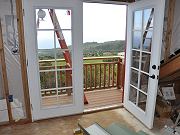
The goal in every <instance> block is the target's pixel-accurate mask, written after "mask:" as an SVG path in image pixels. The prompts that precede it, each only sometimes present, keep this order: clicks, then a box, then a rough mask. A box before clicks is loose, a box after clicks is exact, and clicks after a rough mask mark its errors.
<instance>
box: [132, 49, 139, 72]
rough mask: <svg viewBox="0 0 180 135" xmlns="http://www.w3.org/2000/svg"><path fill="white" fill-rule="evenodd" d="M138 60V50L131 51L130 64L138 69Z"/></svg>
mask: <svg viewBox="0 0 180 135" xmlns="http://www.w3.org/2000/svg"><path fill="white" fill-rule="evenodd" d="M139 61H140V52H138V51H134V50H133V51H132V63H131V66H132V67H134V68H137V69H139Z"/></svg>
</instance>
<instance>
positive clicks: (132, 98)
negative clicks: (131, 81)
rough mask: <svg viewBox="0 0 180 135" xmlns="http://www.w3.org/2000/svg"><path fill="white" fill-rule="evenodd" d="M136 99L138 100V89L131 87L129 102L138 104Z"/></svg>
mask: <svg viewBox="0 0 180 135" xmlns="http://www.w3.org/2000/svg"><path fill="white" fill-rule="evenodd" d="M136 99H137V89H135V88H133V87H132V86H130V91H129V100H130V101H131V102H132V103H134V104H136Z"/></svg>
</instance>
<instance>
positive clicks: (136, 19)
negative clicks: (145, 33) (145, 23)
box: [134, 11, 143, 30]
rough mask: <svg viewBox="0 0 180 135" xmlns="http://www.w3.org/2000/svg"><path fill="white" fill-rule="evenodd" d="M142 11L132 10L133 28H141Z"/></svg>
mask: <svg viewBox="0 0 180 135" xmlns="http://www.w3.org/2000/svg"><path fill="white" fill-rule="evenodd" d="M142 14H143V12H142V11H135V12H134V30H141V29H142Z"/></svg>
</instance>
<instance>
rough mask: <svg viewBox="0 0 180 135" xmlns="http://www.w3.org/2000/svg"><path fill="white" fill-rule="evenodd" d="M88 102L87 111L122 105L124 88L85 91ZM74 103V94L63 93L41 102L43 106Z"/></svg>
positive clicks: (43, 99)
mask: <svg viewBox="0 0 180 135" xmlns="http://www.w3.org/2000/svg"><path fill="white" fill-rule="evenodd" d="M85 95H86V98H87V100H88V102H89V103H88V104H87V105H85V108H84V109H85V111H86V110H87V111H88V110H94V109H99V108H104V107H109V106H120V105H121V103H122V90H118V89H116V88H111V89H103V90H94V91H90V92H85ZM71 103H73V98H72V96H68V95H63V96H58V97H46V98H42V101H41V104H42V106H43V107H49V106H54V105H65V104H71Z"/></svg>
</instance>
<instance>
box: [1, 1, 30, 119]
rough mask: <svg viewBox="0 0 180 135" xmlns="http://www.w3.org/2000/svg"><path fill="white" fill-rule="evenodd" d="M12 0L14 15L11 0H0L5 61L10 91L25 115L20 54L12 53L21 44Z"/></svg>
mask: <svg viewBox="0 0 180 135" xmlns="http://www.w3.org/2000/svg"><path fill="white" fill-rule="evenodd" d="M12 2H13V7H14V9H13V14H14V16H12V13H11V3H10V0H1V1H0V18H1V23H2V30H3V41H4V52H5V62H6V68H7V69H6V70H7V77H8V87H9V93H10V95H13V97H14V101H16V103H17V104H18V106H16V105H15V108H16V109H17V108H18V109H19V108H23V110H24V114H23V115H24V116H23V117H25V115H26V114H25V103H24V93H23V84H22V76H21V64H20V55H19V54H18V55H14V54H13V53H12V48H13V46H14V44H19V43H18V32H17V17H16V5H15V0H12ZM13 19H14V26H15V27H13V21H12V20H13ZM14 29H15V34H14ZM13 35H15V36H13ZM14 37H15V38H14ZM0 82H1V81H0ZM12 104H14V103H12ZM15 108H14V109H15ZM12 111H13V114H15V113H16V112H14V110H12ZM18 117H19V116H18ZM21 117H22V116H21ZM21 117H20V119H21ZM15 119H16V118H15ZM0 120H1V119H0Z"/></svg>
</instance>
